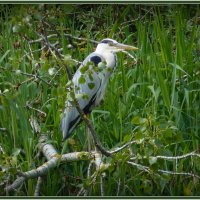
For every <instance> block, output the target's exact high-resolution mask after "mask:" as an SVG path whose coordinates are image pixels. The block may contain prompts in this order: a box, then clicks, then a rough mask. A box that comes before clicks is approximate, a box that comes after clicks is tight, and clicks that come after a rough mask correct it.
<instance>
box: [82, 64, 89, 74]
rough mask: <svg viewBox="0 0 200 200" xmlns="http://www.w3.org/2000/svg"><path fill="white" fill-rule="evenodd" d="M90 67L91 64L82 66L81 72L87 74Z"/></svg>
mask: <svg viewBox="0 0 200 200" xmlns="http://www.w3.org/2000/svg"><path fill="white" fill-rule="evenodd" d="M88 68H89V65H85V66H82V67H81V68H80V72H81V74H85V72H86V71H87V70H88Z"/></svg>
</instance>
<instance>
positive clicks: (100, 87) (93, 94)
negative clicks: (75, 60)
mask: <svg viewBox="0 0 200 200" xmlns="http://www.w3.org/2000/svg"><path fill="white" fill-rule="evenodd" d="M137 49H138V48H136V47H134V46H129V45H125V44H121V43H118V42H117V41H115V40H113V39H109V38H107V39H104V40H102V41H101V42H100V43H99V44H98V45H97V48H96V50H95V52H93V53H91V54H90V55H88V56H87V57H86V58H85V60H84V61H83V63H82V64H81V66H80V67H79V69H78V70H77V71H76V73H75V74H74V76H73V79H72V83H73V86H74V93H75V95H76V96H77V100H78V103H79V107H80V108H81V109H82V110H83V112H84V113H85V114H88V113H90V112H91V111H92V109H93V108H94V107H95V106H97V105H99V103H100V102H101V100H102V99H103V97H104V93H105V89H106V86H107V83H108V79H109V77H110V76H111V74H112V73H113V71H114V70H115V68H116V67H117V56H116V52H120V51H124V50H137ZM80 122H81V116H80V113H79V112H78V111H77V109H76V107H75V106H74V105H73V102H72V101H70V100H69V99H68V100H67V101H66V105H65V110H64V115H63V118H62V120H61V129H62V134H63V139H64V140H65V139H67V138H68V137H69V135H70V134H71V132H72V131H73V130H74V128H75V127H76V126H77V125H78V124H79V123H80Z"/></svg>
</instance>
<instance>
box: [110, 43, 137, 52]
mask: <svg viewBox="0 0 200 200" xmlns="http://www.w3.org/2000/svg"><path fill="white" fill-rule="evenodd" d="M113 46H115V47H116V48H117V49H122V50H133V51H135V50H138V48H137V47H134V46H130V45H126V44H122V43H117V44H114V45H113Z"/></svg>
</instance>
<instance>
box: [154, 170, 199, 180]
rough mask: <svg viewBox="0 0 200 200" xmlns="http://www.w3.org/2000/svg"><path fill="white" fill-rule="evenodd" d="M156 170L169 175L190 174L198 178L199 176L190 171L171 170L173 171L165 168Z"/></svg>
mask: <svg viewBox="0 0 200 200" xmlns="http://www.w3.org/2000/svg"><path fill="white" fill-rule="evenodd" d="M158 172H162V173H164V174H171V175H184V176H191V177H195V178H198V179H200V176H198V175H196V174H192V173H187V172H173V171H167V170H162V169H159V170H158Z"/></svg>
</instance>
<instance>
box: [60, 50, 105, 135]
mask: <svg viewBox="0 0 200 200" xmlns="http://www.w3.org/2000/svg"><path fill="white" fill-rule="evenodd" d="M102 61H104V59H103V58H102V57H101V56H100V55H99V54H97V53H92V54H90V55H89V56H88V57H87V58H86V59H85V60H84V61H83V64H82V65H81V66H80V67H79V69H78V70H77V71H76V73H75V74H74V76H73V79H72V81H73V83H74V87H75V94H76V95H77V96H80V97H81V98H77V100H78V103H79V106H80V108H81V109H82V110H83V111H84V113H89V112H90V111H91V109H92V107H93V106H94V103H95V100H96V97H97V93H98V91H99V90H100V88H101V84H102V83H101V81H102V80H101V78H100V77H99V74H98V72H95V70H93V67H94V65H95V66H97V65H98V64H99V63H100V62H102ZM88 62H93V64H94V65H92V64H89V63H88ZM87 65H88V67H87ZM83 69H84V70H85V69H86V71H84V70H83ZM81 78H82V79H84V81H85V82H84V81H80V79H81ZM78 94H80V95H78ZM84 96H85V97H84ZM83 97H84V98H83ZM80 121H81V117H80V114H79V112H78V111H77V109H76V108H75V107H74V106H73V105H72V104H71V102H70V101H69V100H67V101H66V107H65V111H64V116H63V118H62V121H61V129H62V132H63V138H64V139H66V138H67V137H68V136H69V135H70V133H71V132H72V131H73V129H74V128H75V127H76V126H77V125H78V124H79V123H80Z"/></svg>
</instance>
